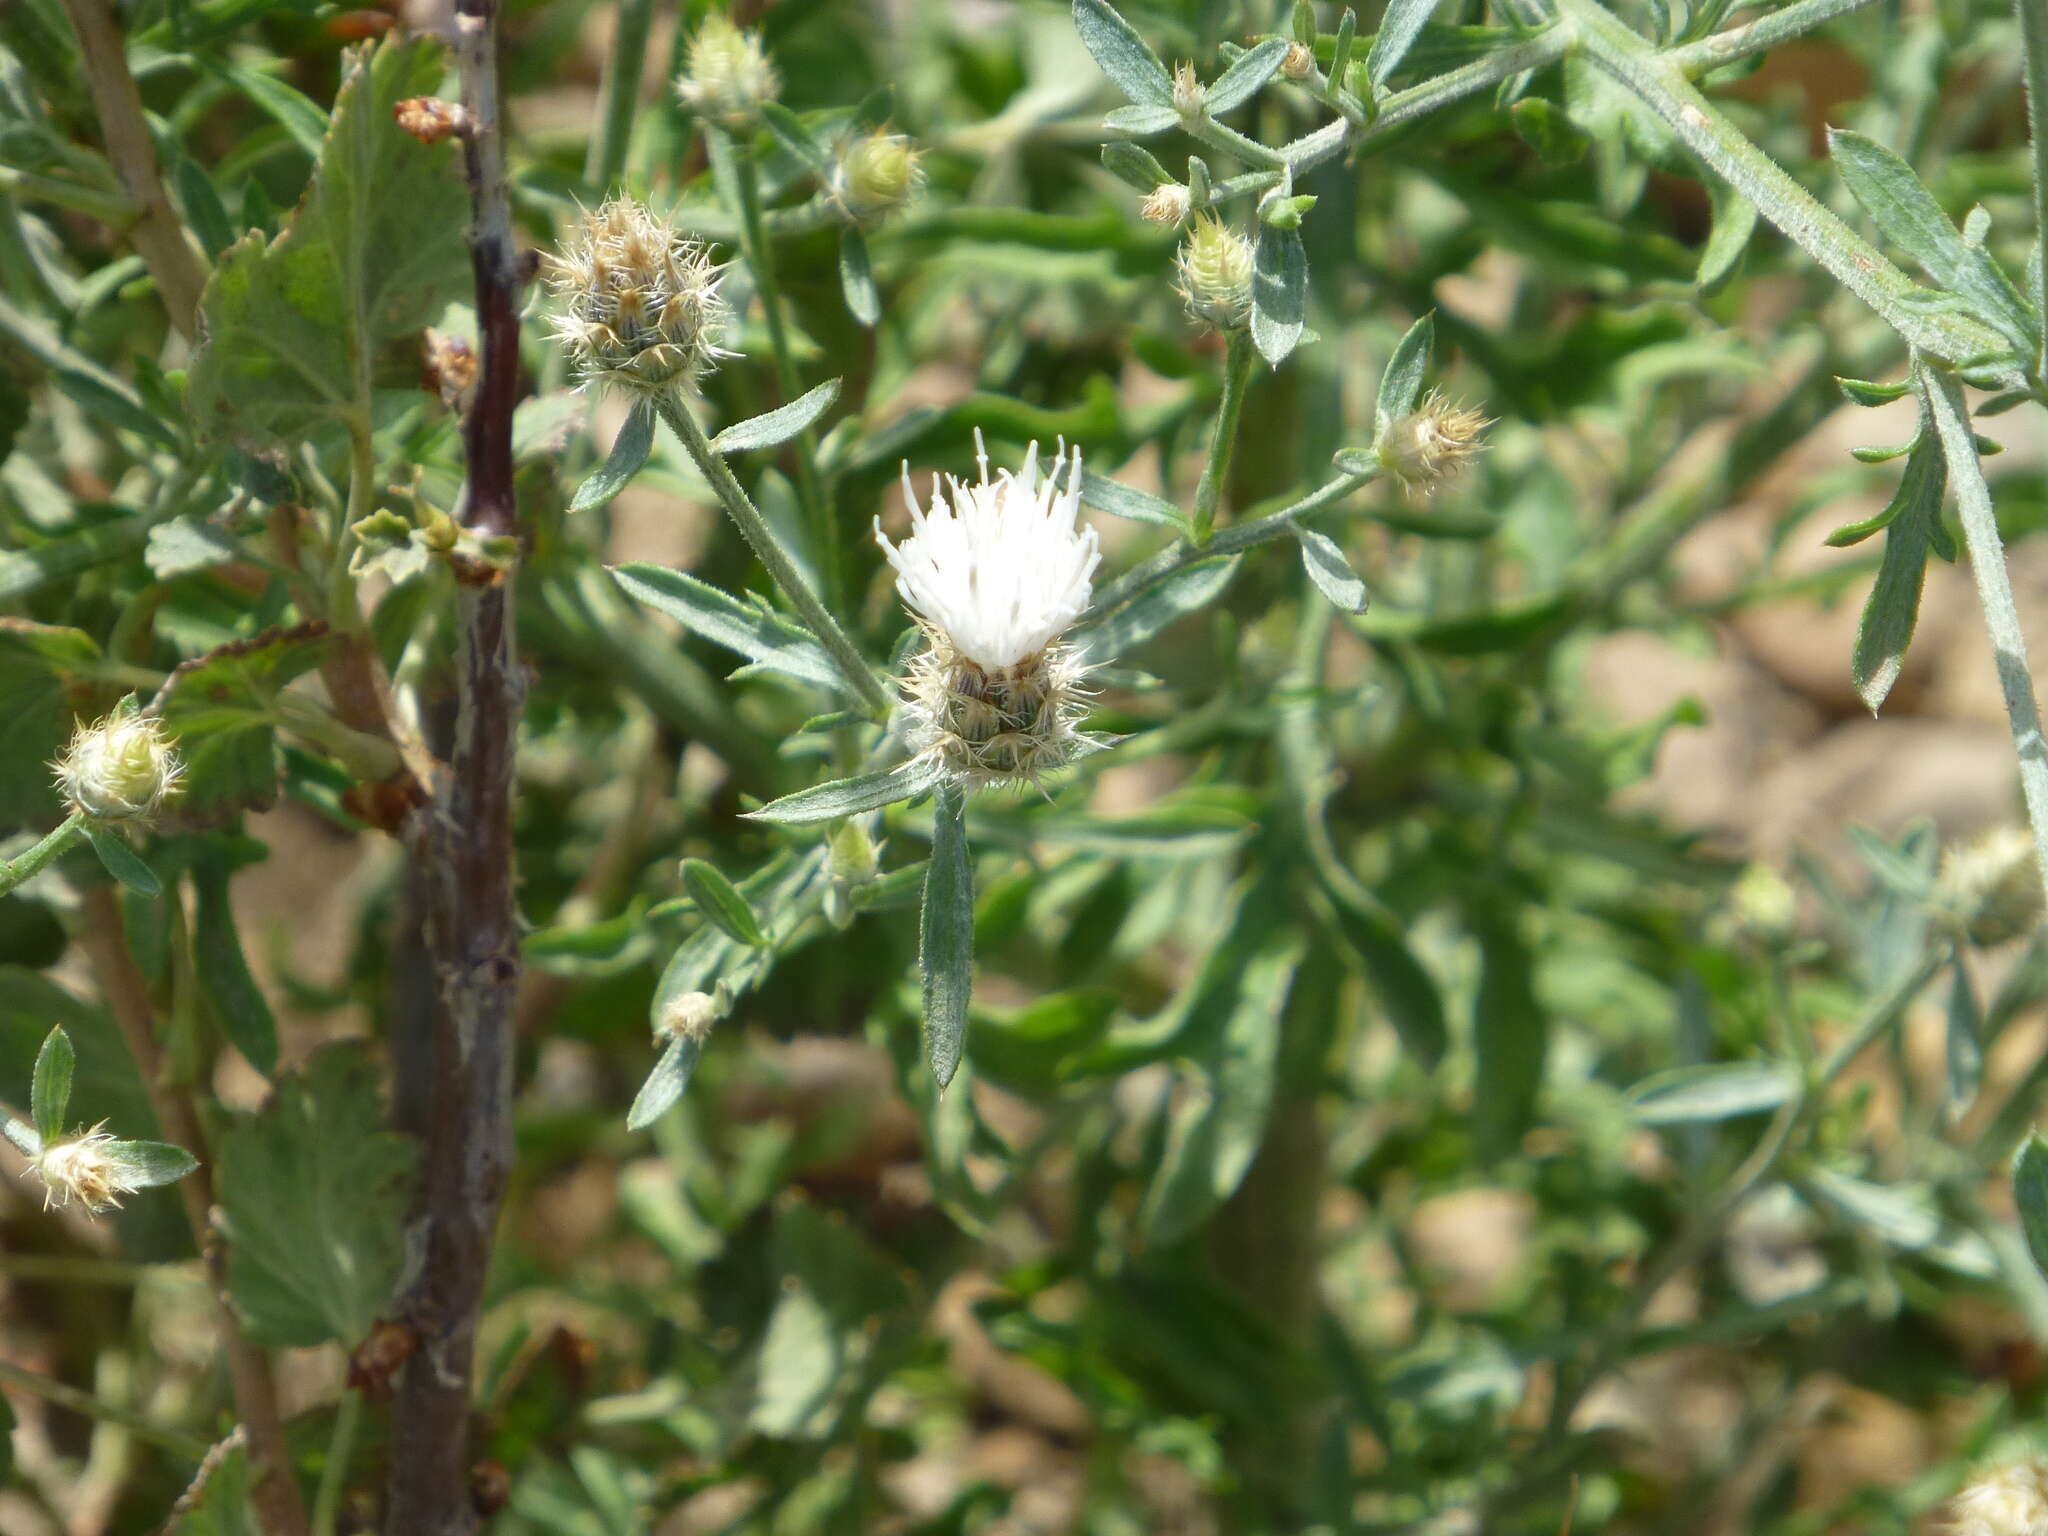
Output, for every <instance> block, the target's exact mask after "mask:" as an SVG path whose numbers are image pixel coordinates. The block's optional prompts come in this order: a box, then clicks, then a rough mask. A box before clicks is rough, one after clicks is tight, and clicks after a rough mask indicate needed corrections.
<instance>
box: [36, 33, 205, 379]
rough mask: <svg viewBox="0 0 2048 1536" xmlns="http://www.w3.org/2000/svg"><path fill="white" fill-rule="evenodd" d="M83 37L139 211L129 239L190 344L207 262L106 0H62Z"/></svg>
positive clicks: (111, 154)
mask: <svg viewBox="0 0 2048 1536" xmlns="http://www.w3.org/2000/svg"><path fill="white" fill-rule="evenodd" d="M64 9H65V11H66V12H67V13H68V14H69V15H70V17H71V28H72V30H73V31H74V32H76V33H77V34H78V48H79V55H80V58H81V59H82V61H83V63H84V65H85V81H86V84H87V85H88V86H89V87H90V88H91V90H92V100H93V106H94V107H95V108H96V109H97V110H98V112H99V116H100V131H101V133H102V134H104V135H105V137H106V141H107V158H108V159H109V160H111V161H112V162H113V165H114V174H115V175H117V176H119V177H120V178H121V185H122V187H123V188H124V189H125V190H126V192H127V194H128V196H129V197H130V198H131V199H132V200H133V201H134V203H135V204H136V206H137V208H138V209H139V212H138V213H137V215H136V219H135V226H134V228H133V230H132V231H131V232H130V238H131V239H133V241H134V242H135V250H136V253H137V254H138V255H140V256H141V257H142V261H143V265H145V266H146V267H148V268H149V275H150V276H151V277H153V278H155V279H156V287H157V292H158V293H159V294H161V295H162V296H163V301H164V308H165V309H167V310H169V311H170V316H171V324H172V325H174V326H176V327H177V328H178V333H179V334H180V335H181V336H184V337H185V338H186V339H187V340H188V341H189V340H192V339H194V338H196V337H197V336H198V334H199V295H200V292H201V290H203V289H204V288H205V287H206V258H205V257H204V256H203V255H202V254H201V253H200V250H199V246H198V243H197V242H196V241H194V240H193V238H192V236H191V234H190V233H189V232H188V231H187V230H186V228H185V226H184V224H183V223H182V222H181V221H180V220H179V218H178V215H177V212H176V210H175V209H173V208H172V207H171V199H170V194H169V193H167V192H166V191H165V190H164V180H163V174H162V170H161V168H160V167H159V166H158V164H157V158H156V143H155V141H154V140H153V139H151V138H150V135H149V124H148V122H147V121H146V120H145V119H144V118H143V115H142V96H141V94H140V93H139V92H138V91H137V90H136V89H135V77H134V76H133V75H131V74H130V73H129V72H128V52H127V47H126V45H125V43H124V41H123V39H122V37H121V29H120V28H119V27H118V26H117V25H116V24H115V22H114V14H113V10H112V8H111V7H110V6H109V5H107V4H106V3H105V0H64Z"/></svg>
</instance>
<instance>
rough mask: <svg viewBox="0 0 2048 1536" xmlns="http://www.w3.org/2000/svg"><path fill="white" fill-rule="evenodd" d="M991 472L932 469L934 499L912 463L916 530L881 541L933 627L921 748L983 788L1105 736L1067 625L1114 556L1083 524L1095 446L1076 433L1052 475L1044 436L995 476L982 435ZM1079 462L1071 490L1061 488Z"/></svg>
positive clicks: (912, 604)
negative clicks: (974, 475) (1096, 725)
mask: <svg viewBox="0 0 2048 1536" xmlns="http://www.w3.org/2000/svg"><path fill="white" fill-rule="evenodd" d="M975 447H976V449H977V456H978V458H979V461H980V465H981V480H980V483H979V484H974V485H969V484H967V483H966V482H964V481H961V480H959V479H956V478H953V477H951V476H948V477H947V480H946V483H945V484H941V482H940V481H939V479H938V477H937V476H934V477H933V479H932V496H931V507H930V510H929V511H925V510H921V509H920V508H919V507H918V504H917V495H916V492H915V491H913V490H911V488H910V471H909V466H908V465H906V466H905V467H904V476H903V483H904V490H905V492H906V494H907V496H908V499H909V503H910V523H911V536H910V537H909V538H907V539H905V540H904V541H903V543H902V544H901V545H895V544H891V543H890V542H889V540H888V539H887V538H886V537H885V536H884V535H883V533H882V529H881V521H880V519H877V520H876V523H875V541H876V542H877V543H878V544H880V545H881V546H882V549H883V551H884V552H885V553H886V554H887V555H888V558H889V563H890V565H892V566H894V567H895V569H896V590H897V591H898V593H899V594H901V596H902V598H903V601H904V604H905V605H906V606H907V607H908V608H909V609H910V610H911V612H912V613H913V614H914V615H915V616H916V618H917V620H918V624H919V627H920V628H922V629H923V631H924V634H925V639H926V642H927V643H926V647H925V649H924V650H923V651H922V652H921V653H920V654H919V655H918V656H917V657H916V658H914V659H913V660H912V662H911V665H910V673H909V676H908V677H907V678H906V679H905V680H904V684H903V686H904V692H905V694H906V696H907V698H908V699H909V710H910V715H911V717H912V721H913V738H914V741H915V744H916V745H917V747H918V749H919V751H920V753H921V754H923V755H924V756H925V757H926V758H927V759H929V760H930V761H931V762H932V763H933V764H935V765H936V766H937V767H938V768H940V769H941V770H942V771H943V772H945V773H946V774H947V775H948V776H950V777H952V778H953V779H954V780H956V781H957V782H959V783H962V784H965V785H968V786H970V787H973V786H979V785H982V784H987V783H993V782H998V781H1003V780H1029V781H1035V780H1037V779H1038V778H1040V777H1041V776H1042V775H1044V774H1045V773H1047V772H1049V771H1050V770H1052V769H1054V768H1057V767H1059V766H1060V765H1061V764H1063V763H1066V762H1068V761H1070V760H1071V759H1073V758H1074V757H1076V756H1077V755H1079V754H1080V753H1081V752H1082V751H1084V750H1087V749H1088V748H1090V747H1092V746H1094V745H1095V743H1094V742H1093V740H1092V739H1091V738H1089V737H1088V736H1086V735H1085V734H1084V733H1083V732H1081V731H1080V730H1078V729H1077V728H1076V723H1077V721H1078V719H1079V716H1080V712H1081V705H1082V702H1083V700H1084V698H1085V692H1084V690H1083V689H1082V687H1081V678H1082V675H1083V673H1084V672H1085V671H1086V670H1087V669H1086V665H1085V664H1084V663H1083V662H1082V661H1081V659H1080V658H1079V656H1077V655H1076V654H1075V653H1074V651H1073V650H1072V649H1071V648H1070V647H1067V646H1064V645H1061V644H1059V643H1058V642H1059V638H1060V636H1061V635H1063V634H1064V633H1065V632H1066V631H1067V629H1068V628H1069V627H1071V626H1072V625H1073V623H1074V621H1075V620H1077V619H1079V618H1080V617H1081V615H1082V614H1083V613H1085V612H1086V611H1087V608H1088V600H1089V596H1090V593H1091V586H1090V582H1091V579H1092V578H1093V576H1094V574H1095V567H1096V564H1097V562H1098V561H1100V559H1101V558H1102V556H1101V551H1100V550H1099V549H1098V548H1097V544H1096V536H1095V530H1094V529H1093V528H1084V527H1081V526H1079V517H1080V511H1081V491H1080V487H1081V455H1080V453H1079V451H1078V450H1076V451H1075V452H1074V453H1073V455H1072V456H1071V458H1070V457H1069V455H1068V453H1067V449H1066V445H1065V444H1064V443H1062V444H1061V445H1060V452H1059V454H1058V456H1057V457H1056V458H1055V459H1054V460H1053V463H1052V474H1051V475H1050V476H1048V477H1046V478H1043V479H1041V477H1040V475H1039V472H1038V445H1037V444H1036V443H1033V444H1032V445H1031V448H1030V451H1029V452H1028V454H1027V455H1026V457H1025V460H1024V468H1023V470H1022V472H1021V473H1019V474H1017V475H1014V476H1013V475H1012V474H1011V473H1010V472H1009V471H1008V470H999V471H997V473H996V476H995V478H994V479H990V478H989V468H988V453H987V451H986V450H985V449H983V448H982V446H981V442H980V438H979V436H978V435H977V437H976V440H975ZM1062 471H1065V489H1064V490H1062V489H1061V488H1060V485H1061V473H1062Z"/></svg>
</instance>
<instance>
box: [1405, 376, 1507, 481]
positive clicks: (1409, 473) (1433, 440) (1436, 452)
mask: <svg viewBox="0 0 2048 1536" xmlns="http://www.w3.org/2000/svg"><path fill="white" fill-rule="evenodd" d="M1492 425H1493V423H1492V422H1491V421H1490V420H1488V419H1487V418H1486V417H1485V416H1484V415H1482V414H1480V413H1479V412H1478V411H1475V410H1472V409H1470V408H1469V407H1466V406H1457V405H1453V404H1451V402H1450V400H1449V398H1448V397H1447V396H1445V394H1444V392H1443V391H1442V390H1440V389H1432V390H1431V391H1430V392H1429V394H1428V395H1427V396H1426V397H1425V398H1424V399H1423V402H1422V404H1421V405H1419V406H1417V407H1416V408H1415V409H1414V410H1412V411H1410V412H1409V413H1408V414H1407V415H1406V416H1403V417H1402V418H1401V419H1400V420H1399V421H1397V422H1394V423H1393V424H1392V425H1391V426H1390V427H1388V428H1387V433H1386V437H1385V439H1384V440H1383V441H1382V442H1381V443H1380V445H1379V459H1380V465H1381V467H1382V468H1384V469H1385V470H1386V472H1387V473H1388V474H1390V475H1392V476H1393V477H1394V478H1395V479H1396V480H1399V481H1400V482H1401V483H1402V484H1403V485H1405V486H1407V487H1408V489H1409V490H1411V491H1416V492H1418V493H1420V494H1421V495H1424V496H1427V495H1429V494H1430V492H1432V491H1434V490H1435V489H1436V488H1437V487H1438V486H1440V485H1442V484H1443V483H1444V482H1445V481H1447V480H1450V479H1452V478H1454V477H1455V476H1456V475H1457V473H1458V471H1459V470H1461V469H1463V468H1464V467H1465V463H1466V461H1467V460H1468V459H1470V458H1471V457H1472V456H1473V455H1474V454H1477V453H1479V452H1481V451H1482V450H1483V449H1484V448H1485V447H1486V445H1485V444H1484V443H1482V442H1481V441H1480V440H1479V435H1480V433H1482V432H1484V431H1485V430H1486V429H1487V428H1488V427H1490V426H1492Z"/></svg>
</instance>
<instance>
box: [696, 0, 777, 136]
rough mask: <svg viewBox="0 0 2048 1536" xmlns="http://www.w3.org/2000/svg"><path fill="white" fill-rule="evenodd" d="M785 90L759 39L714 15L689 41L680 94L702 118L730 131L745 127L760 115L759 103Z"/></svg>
mask: <svg viewBox="0 0 2048 1536" xmlns="http://www.w3.org/2000/svg"><path fill="white" fill-rule="evenodd" d="M781 91H782V78H781V76H779V75H778V74H777V73H776V72H775V65H774V64H773V62H771V61H770V59H769V57H768V55H767V53H766V52H764V51H763V49H762V47H761V39H760V37H759V36H758V35H757V34H755V33H752V32H745V31H742V30H741V29H740V28H738V27H736V26H734V25H733V24H732V22H731V21H730V20H729V19H727V18H726V17H725V16H724V15H722V14H720V13H718V12H713V13H712V14H711V15H709V16H707V17H705V18H704V25H703V26H701V27H699V28H698V29H697V35H696V36H695V37H693V38H691V39H690V50H689V52H688V54H686V55H685V56H684V61H683V72H682V74H681V75H679V76H677V77H676V95H677V96H678V97H679V98H680V99H681V101H682V103H683V105H684V106H686V107H688V108H689V109H690V110H691V111H692V112H695V113H696V114H697V115H698V116H699V117H707V118H709V119H711V120H712V121H713V122H715V123H719V124H721V125H723V126H724V127H727V128H744V127H747V126H748V125H749V124H751V123H752V122H753V121H754V120H755V118H757V117H759V116H760V113H761V103H762V102H764V101H773V100H774V99H775V98H776V97H777V96H778V95H780V94H781Z"/></svg>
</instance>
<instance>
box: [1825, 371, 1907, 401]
mask: <svg viewBox="0 0 2048 1536" xmlns="http://www.w3.org/2000/svg"><path fill="white" fill-rule="evenodd" d="M1835 383H1836V384H1837V385H1838V386H1840V388H1841V391H1842V393H1843V394H1844V395H1845V396H1847V397H1848V400H1849V403H1850V404H1851V405H1867V406H1873V407H1875V406H1880V405H1890V404H1891V403H1892V402H1893V401H1894V400H1899V399H1903V398H1904V397H1905V396H1906V394H1907V393H1908V392H1909V391H1911V389H1912V388H1913V381H1912V380H1911V379H1901V380H1899V382H1898V383H1896V384H1880V383H1876V382H1874V381H1872V380H1870V379H1844V378H1837V379H1836V380H1835Z"/></svg>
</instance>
